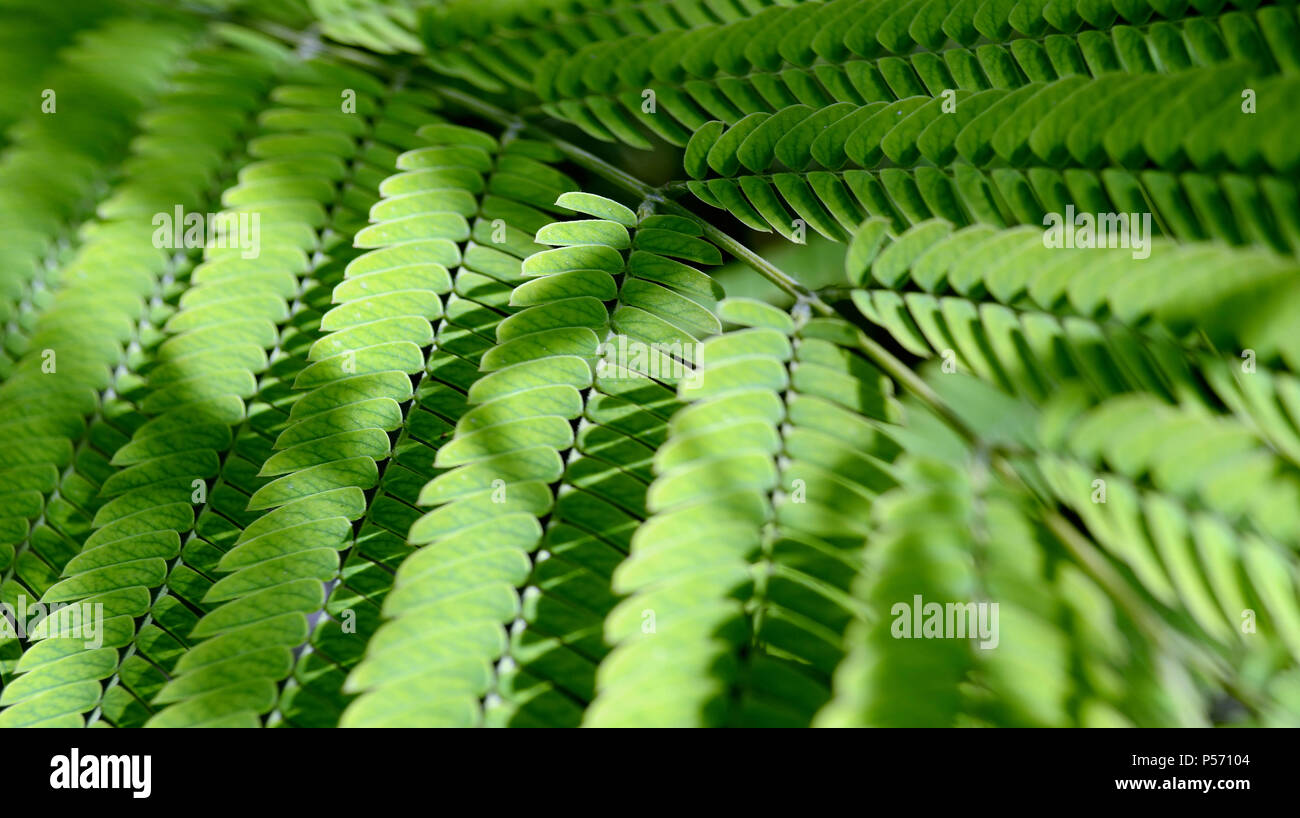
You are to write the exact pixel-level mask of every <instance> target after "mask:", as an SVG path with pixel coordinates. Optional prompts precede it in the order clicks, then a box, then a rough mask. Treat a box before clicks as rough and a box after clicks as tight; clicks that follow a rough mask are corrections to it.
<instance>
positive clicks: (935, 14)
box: [472, 0, 1300, 145]
mask: <svg viewBox="0 0 1300 818" xmlns="http://www.w3.org/2000/svg"><path fill="white" fill-rule="evenodd" d="M1156 5H1158V6H1160V8H1159V12H1160V13H1161V14H1162V15H1163V16H1165V17H1167V18H1170V19H1179V18H1183V17H1186V19H1185V20H1182V21H1181V22H1178V23H1174V22H1164V21H1156V22H1151V23H1150V24H1149V25H1147V23H1148V20H1149V19H1150V18H1151V17H1152V13H1153V9H1152V7H1151V6H1148V5H1147V4H1146V3H1143V2H1137V3H1127V2H1125V3H1116V4H1114V6H1112V4H1110V3H1106V2H1102V3H1095V2H1078V3H1057V4H1032V5H1031V4H1024V3H1021V4H1016V3H1013V2H1001V0H987V1H986V2H977V1H976V2H972V0H964V1H962V0H929V2H912V3H905V2H875V0H836V2H829V3H819V2H806V3H798V4H793V5H790V6H770V7H768V8H766V9H764V10H762V11H760V12H758V13H755V14H752V15H749V14H745V15H742V19H732V20H729V21H728V22H726V23H725V24H722V25H699V24H693V25H692V26H690V27H684V28H678V27H674V28H675V29H677V30H666V31H662V32H660V33H658V34H655V33H646V34H640V33H637V34H636V35H634V36H630V37H621V38H617V39H615V36H616V32H610V33H609V34H607V35H605V36H602V37H601V38H600V39H599V40H596V41H594V42H591V43H590V44H588V45H586V46H585V47H584V48H581V49H580V50H576V51H575V50H574V48H572V47H569V48H562V47H553V50H551V51H550V53H549V55H548V57H547V58H546V59H545V60H544V61H542V62H540V63H538V64H536V66H535V67H534V68H533V69H532V70H531V71H530V72H529V73H528V74H527V75H526V76H527V77H528V78H529V79H532V78H535V89H536V92H537V94H538V95H539V97H540V98H541V100H542V101H543V108H544V110H546V111H547V113H549V114H551V115H552V116H555V117H558V118H560V119H564V120H567V121H571V122H573V123H575V124H577V125H578V126H579V127H581V128H583V130H585V131H586V132H587V133H588V134H589V135H590V136H592V137H594V138H597V139H602V140H606V141H622V142H626V143H627V144H631V145H645V144H646V142H645V138H644V136H643V135H642V133H643V131H644V130H648V131H650V132H652V133H656V134H658V135H660V136H661V137H663V138H665V139H667V140H668V141H669V142H672V143H673V144H677V145H684V144H686V140H687V138H688V137H689V136H690V135H691V134H692V133H693V132H695V131H697V130H698V129H699V128H700V127H702V126H703V125H704V124H705V123H706V122H708V121H709V120H711V119H716V120H721V121H722V122H725V123H726V124H728V125H735V124H736V123H738V122H739V121H740V120H741V119H742V118H743V117H745V116H746V115H748V114H752V113H755V112H760V111H761V112H767V113H776V112H778V111H780V110H782V109H785V108H787V107H789V106H792V105H795V104H802V105H807V106H809V107H811V108H813V109H815V110H821V109H825V108H827V107H830V106H832V105H834V104H848V105H855V106H863V105H867V104H869V103H873V102H882V101H883V102H894V101H895V100H902V99H905V98H909V97H914V96H921V97H939V96H940V95H941V94H942V92H943V91H944V90H946V89H954V90H956V89H962V90H964V91H968V92H976V91H980V90H985V89H994V88H996V89H1003V90H1008V91H1009V90H1011V89H1015V88H1019V87H1021V86H1023V85H1025V84H1027V83H1047V82H1052V81H1054V80H1057V79H1059V78H1064V77H1066V76H1069V75H1079V76H1082V77H1088V76H1089V75H1092V76H1099V75H1101V74H1103V73H1105V72H1111V71H1126V72H1130V73H1146V72H1157V71H1158V72H1175V71H1178V70H1180V69H1185V68H1191V67H1193V66H1197V65H1206V64H1210V63H1220V62H1224V61H1226V60H1229V59H1237V60H1243V61H1247V62H1249V63H1251V64H1253V65H1254V66H1255V67H1256V68H1257V70H1258V71H1260V72H1261V73H1271V72H1273V71H1276V70H1277V68H1278V67H1281V68H1282V69H1283V70H1287V71H1293V70H1295V68H1296V67H1300V52H1297V50H1296V36H1297V23H1296V17H1295V12H1294V10H1293V9H1288V8H1282V7H1272V6H1269V7H1266V8H1263V9H1259V10H1257V11H1256V10H1254V6H1255V5H1256V4H1255V3H1245V4H1241V7H1242V8H1243V9H1244V11H1238V12H1230V13H1225V14H1222V15H1221V16H1203V17H1202V16H1191V15H1190V14H1189V12H1190V9H1188V7H1187V5H1186V4H1164V3H1159V4H1156ZM1213 5H1214V6H1215V7H1214V8H1211V9H1209V10H1208V11H1205V13H1206V14H1207V15H1213V14H1216V13H1217V12H1218V11H1219V10H1220V7H1222V5H1223V4H1222V3H1217V2H1216V3H1214V4H1213ZM1117 9H1118V10H1119V12H1120V14H1122V15H1123V16H1124V20H1123V21H1121V20H1120V19H1119V18H1118V16H1117V15H1116V10H1117ZM1081 17H1082V18H1083V19H1081ZM1085 21H1086V23H1087V24H1088V25H1091V26H1093V27H1095V28H1098V29H1111V27H1112V26H1114V28H1113V29H1112V30H1110V31H1095V30H1083V31H1080V30H1079V29H1080V26H1081V24H1083V23H1084V22H1085ZM1126 22H1127V23H1132V25H1126V24H1124V23H1126ZM1053 29H1054V30H1055V31H1056V32H1060V33H1053ZM1013 37H1015V38H1016V39H1012V38H1013ZM981 41H983V44H981ZM918 47H919V48H920V49H921V50H920V51H919V52H918V51H916V50H915V49H917V48H918ZM488 50H490V49H488V48H487V47H486V46H484V47H482V48H480V47H479V46H477V45H475V46H474V50H473V52H472V53H473V54H474V55H475V56H479V55H481V54H482V53H483V52H485V51H488ZM479 58H480V59H484V58H483V57H481V56H480V57H479ZM496 73H498V74H504V72H503V71H502V70H500V69H498V70H497V71H496ZM645 90H653V91H654V93H655V106H654V107H653V108H651V109H647V108H646V107H645V105H644V104H645V102H646V100H645V98H644V97H643V92H644V91H645ZM638 126H640V127H638Z"/></svg>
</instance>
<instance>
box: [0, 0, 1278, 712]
mask: <svg viewBox="0 0 1300 818" xmlns="http://www.w3.org/2000/svg"><path fill="white" fill-rule="evenodd" d="M65 5H66V4H65ZM0 17H3V19H4V24H3V26H2V27H0V32H2V33H0V41H2V42H3V45H4V47H3V48H0V52H3V54H0V64H2V65H3V68H2V70H0V73H2V74H3V75H4V76H5V85H4V87H3V89H0V103H2V104H0V128H3V136H2V137H0V217H2V218H3V220H4V222H5V224H6V235H5V241H4V242H3V246H2V247H0V323H3V333H4V343H3V347H2V348H0V603H3V605H4V606H8V607H6V608H4V609H3V610H6V611H8V610H9V608H13V609H18V608H20V607H23V608H31V606H32V605H34V604H36V603H37V602H39V603H41V606H43V607H41V608H39V612H38V614H37V615H35V616H32V617H28V618H26V619H25V621H23V622H22V623H21V624H22V626H23V632H21V633H18V632H12V633H11V632H10V629H7V628H6V629H4V630H0V727H10V726H116V727H135V726H146V725H147V726H159V727H165V726H210V727H217V726H241V727H257V726H284V727H318V726H322V727H323V726H480V725H481V726H668V725H672V726H808V725H814V726H905V725H924V726H1183V725H1209V724H1231V725H1247V726H1265V725H1267V726H1272V725H1291V726H1294V725H1296V724H1300V669H1298V668H1297V663H1298V662H1300V603H1298V602H1297V598H1298V593H1297V591H1298V586H1297V583H1300V560H1298V559H1297V556H1296V555H1297V553H1300V379H1297V376H1296V374H1295V373H1296V371H1297V370H1300V344H1298V343H1297V341H1296V338H1295V334H1294V328H1295V327H1296V326H1297V325H1300V283H1298V282H1300V276H1298V275H1297V274H1298V273H1300V264H1298V263H1297V257H1298V254H1300V187H1298V185H1300V176H1297V171H1298V170H1300V151H1297V149H1296V144H1297V142H1296V140H1295V138H1294V134H1295V131H1296V129H1297V127H1300V118H1298V117H1297V115H1296V113H1295V111H1297V110H1300V84H1298V82H1297V76H1298V74H1297V72H1300V50H1297V49H1298V45H1297V44H1298V43H1300V37H1298V36H1297V27H1298V26H1300V20H1298V19H1297V16H1296V11H1295V8H1294V7H1293V6H1291V5H1285V4H1273V3H1269V2H1265V3H1256V2H1248V3H1237V4H1224V3H1222V2H1213V1H1212V0H1203V1H1202V0H1196V2H1192V3H1190V4H1189V3H1175V2H1168V1H1167V0H1161V1H1160V2H1154V0H1153V1H1152V2H1144V1H1143V0H1124V2H1119V0H1114V2H1092V1H1091V0H1089V2H1083V0H1079V1H1078V2H1075V0H1066V2H1057V3H1029V2H1022V3H1013V2H1002V0H918V1H917V2H896V0H827V2H822V1H821V0H808V1H807V2H801V3H788V2H777V1H776V0H771V1H769V0H670V1H669V2H663V3H640V2H631V1H630V0H581V2H552V0H545V1H544V2H537V1H536V0H472V2H471V0H447V1H446V2H433V1H432V0H276V1H275V2H266V3H250V2H246V0H203V2H195V3H190V4H186V6H185V8H184V9H180V10H178V9H172V8H170V7H168V6H165V5H164V4H156V5H155V4H151V3H141V4H136V3H129V4H128V3H84V4H83V3H73V4H71V6H70V7H68V8H66V9H62V8H61V10H60V13H58V14H55V13H53V12H50V11H49V10H48V9H47V8H45V6H44V5H42V4H39V3H34V2H32V0H0ZM105 66H111V67H112V68H111V70H105V68H104V67H105ZM47 89H48V90H49V91H51V92H52V95H49V96H48V100H47V95H46V94H45V91H46V90H47ZM1075 213H1078V214H1086V215H1087V216H1088V218H1089V219H1091V220H1092V221H1091V222H1090V227H1089V228H1088V232H1086V233H1077V234H1076V233H1075V227H1076V225H1074V224H1068V223H1067V224H1065V225H1064V230H1065V232H1066V233H1069V234H1070V237H1069V240H1068V241H1066V242H1064V243H1062V241H1055V242H1054V241H1052V240H1051V236H1052V233H1051V232H1050V230H1049V231H1044V230H1043V229H1042V228H1043V227H1049V226H1050V225H1051V224H1052V220H1053V219H1054V218H1055V219H1056V220H1057V222H1058V223H1060V222H1061V221H1062V218H1063V216H1064V214H1075ZM187 214H199V215H200V216H202V215H204V214H214V215H213V218H212V219H211V220H210V221H201V223H200V224H197V225H191V224H190V223H189V222H186V221H185V220H184V215H187ZM1144 216H1145V217H1146V219H1147V222H1143V221H1142V218H1141V217H1144ZM1120 217H1122V218H1123V219H1124V220H1125V221H1124V227H1125V231H1124V232H1123V234H1117V233H1109V234H1108V233H1107V232H1105V231H1103V225H1104V226H1106V228H1107V229H1108V230H1109V229H1110V228H1114V227H1115V226H1116V225H1118V224H1119V221H1120ZM1130 217H1131V218H1132V219H1133V221H1132V222H1131V223H1130V222H1128V221H1127V219H1129V218H1130ZM241 220H242V222H241ZM254 220H255V221H254ZM250 222H251V223H253V224H255V225H256V226H257V229H256V232H255V236H254V235H250V234H249V233H248V232H246V231H245V232H243V233H240V232H239V231H238V229H236V230H235V231H234V232H233V233H216V234H214V233H212V232H211V230H210V229H209V228H214V229H215V226H216V225H218V224H225V225H235V226H236V227H238V226H239V225H241V224H244V225H248V224H249V223H250ZM1147 224H1149V227H1146V225H1147ZM191 227H194V229H195V232H194V233H193V234H191V232H190V228H191ZM192 235H193V236H195V237H194V238H192V237H191V236H192ZM1120 235H1122V237H1123V243H1118V244H1117V243H1112V244H1110V246H1105V245H1106V244H1107V238H1117V237H1118V236H1120ZM232 239H233V240H234V241H232ZM249 240H251V241H252V242H253V246H252V247H250V246H248V244H247V242H248V241H249ZM1094 240H1095V241H1098V242H1100V246H1098V247H1096V248H1094V247H1091V246H1089V244H1090V242H1092V241H1094ZM837 245H838V246H837ZM827 248H830V249H829V250H828V249H827ZM828 253H829V254H830V255H833V256H836V257H840V258H843V260H844V268H843V271H842V272H841V271H840V270H839V269H838V268H836V269H828V268H827V265H826V263H825V259H826V258H827V257H828ZM776 259H780V260H781V264H782V265H783V266H785V267H787V269H788V270H789V271H790V272H785V271H783V270H781V269H779V268H778V267H777V266H776V264H774V260H776ZM755 283H758V284H761V285H762V286H761V287H760V286H755ZM925 603H934V604H937V605H938V606H939V609H940V618H939V619H935V620H931V619H929V615H928V614H927V613H926V611H927V610H929V609H928V607H926V606H925ZM914 605H917V606H922V607H921V608H919V609H917V610H916V611H915V615H914V614H913V607H912V606H914ZM945 605H948V606H955V609H956V612H955V613H954V612H953V611H952V610H950V611H949V614H948V621H944V620H943V617H942V612H943V608H944V606H945ZM57 606H71V607H68V608H65V609H63V610H60V609H59V608H58V607H57ZM94 610H98V611H99V612H100V614H101V616H100V618H99V619H97V620H96V622H97V623H98V625H99V627H98V631H97V634H96V635H95V636H94V637H91V636H90V635H88V633H87V632H86V629H85V628H83V627H81V626H82V625H83V624H85V623H83V622H81V621H79V620H78V618H77V617H76V616H74V615H73V612H79V611H88V612H89V611H94ZM900 610H901V611H902V613H900ZM967 610H968V611H970V612H971V614H970V615H971V617H972V618H971V619H969V620H960V617H961V616H963V615H964V614H963V613H962V611H967ZM989 611H992V612H993V618H992V619H991V620H988V619H979V617H982V616H985V615H986V614H987V613H988V612H989ZM976 612H978V616H977V614H976ZM923 620H925V621H924V625H923ZM959 621H960V622H962V623H963V629H961V630H959V631H958V632H957V633H955V634H954V633H952V632H950V631H951V628H952V626H953V624H954V622H959ZM990 622H992V623H993V624H992V631H991V632H987V633H985V632H984V631H982V630H981V631H980V632H978V633H975V632H974V631H972V630H971V628H974V627H975V625H976V624H977V623H982V624H981V627H983V625H988V624H989V623H990ZM7 624H8V623H7V622H5V623H0V625H7ZM15 624H19V623H17V622H15ZM967 624H969V625H970V628H966V627H965V625H967ZM914 625H915V629H916V632H915V633H914V632H913V626H914ZM37 626H39V627H37Z"/></svg>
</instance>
